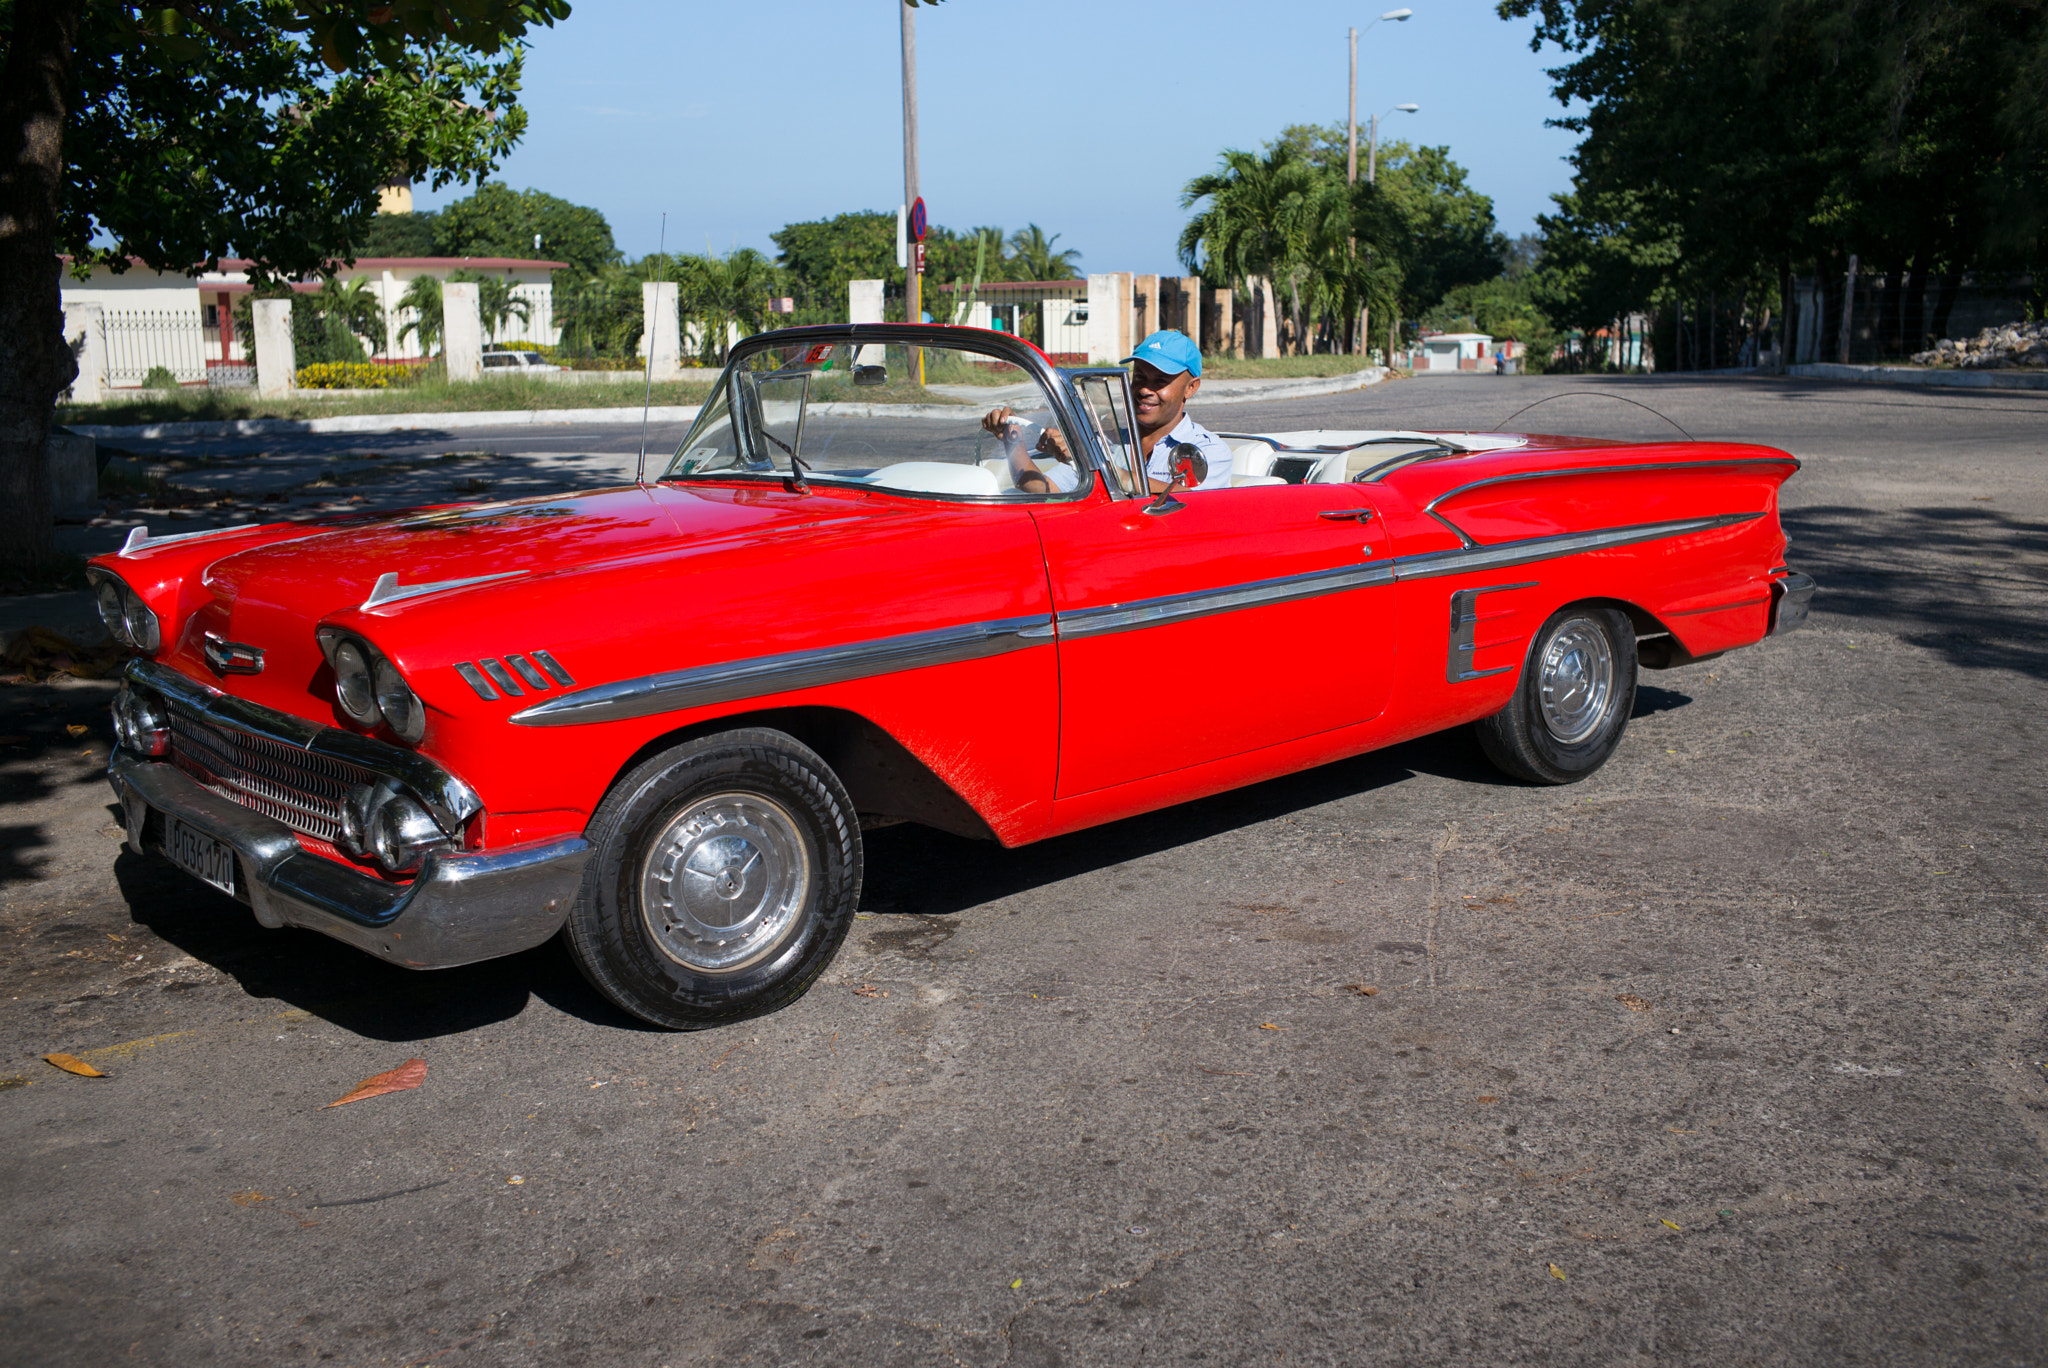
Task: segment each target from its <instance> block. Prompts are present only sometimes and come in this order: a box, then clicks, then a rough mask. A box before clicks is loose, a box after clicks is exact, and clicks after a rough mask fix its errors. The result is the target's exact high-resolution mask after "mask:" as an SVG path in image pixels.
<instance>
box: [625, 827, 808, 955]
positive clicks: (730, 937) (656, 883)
mask: <svg viewBox="0 0 2048 1368" xmlns="http://www.w3.org/2000/svg"><path fill="white" fill-rule="evenodd" d="M809 892H810V851H809V847H808V846H807V845H806V843H805V841H804V837H803V833H802V832H801V831H800V830H799V829H798V828H797V824H796V821H795V820H794V819H793V818H792V817H791V816H790V815H789V813H787V812H786V811H784V810H783V809H782V808H781V807H780V806H778V805H777V804H775V803H773V802H770V801H769V800H768V799H766V798H762V797H760V796H759V795H757V794H751V793H721V794H717V795H715V796H713V797H710V798H703V799H700V800H698V801H697V802H695V803H692V804H691V805H690V806H689V807H687V808H684V809H683V810H682V812H680V813H678V814H677V815H676V816H675V818H674V819H673V820H672V821H670V822H669V824H668V825H667V826H666V827H665V828H663V829H662V832H661V834H660V835H659V836H657V837H655V839H654V841H653V843H652V844H651V845H650V846H649V847H648V850H647V857H646V859H644V860H643V861H642V862H641V865H640V912H641V916H642V917H644V918H645V919H646V922H647V931H648V934H649V935H651V936H652V937H653V938H654V943H655V944H656V945H658V946H660V947H661V951H662V953H663V954H665V955H667V956H668V957H669V958H670V959H672V960H674V961H676V962H677V963H678V964H681V965H684V966H686V967H688V968H690V969H694V970H697V971H698V972H700V973H712V974H722V973H731V972H733V971H734V970H738V969H744V968H746V967H747V966H748V965H750V964H753V963H755V962H757V961H758V960H760V959H762V958H764V957H765V956H767V955H769V954H771V953H773V952H774V951H775V950H777V949H778V948H780V947H781V945H782V944H783V943H784V942H785V941H786V940H788V939H789V937H790V935H791V934H792V933H793V931H794V930H795V928H796V925H797V919H798V915H799V914H800V913H801V912H802V911H803V906H804V899H805V896H806V895H807V894H808V893H809Z"/></svg>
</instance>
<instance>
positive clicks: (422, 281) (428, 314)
mask: <svg viewBox="0 0 2048 1368" xmlns="http://www.w3.org/2000/svg"><path fill="white" fill-rule="evenodd" d="M398 307H399V308H400V309H401V310H404V309H410V310H412V317H411V318H409V319H407V320H406V323H405V326H404V327H402V328H400V329H399V330H398V340H399V342H400V343H403V342H404V341H405V339H406V338H408V337H411V336H412V335H413V334H414V333H418V334H419V335H420V352H421V354H422V355H427V356H431V355H432V354H433V351H434V348H435V346H436V345H437V344H438V343H439V342H440V341H441V281H440V278H439V277H438V276H430V275H421V276H414V277H413V278H412V283H411V284H409V285H407V286H406V287H405V293H404V294H402V295H400V296H399V297H398Z"/></svg>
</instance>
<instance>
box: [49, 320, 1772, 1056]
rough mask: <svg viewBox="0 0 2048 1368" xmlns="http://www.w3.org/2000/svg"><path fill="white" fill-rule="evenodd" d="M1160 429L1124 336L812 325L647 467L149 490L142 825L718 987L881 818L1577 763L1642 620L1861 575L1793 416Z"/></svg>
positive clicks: (279, 872)
mask: <svg viewBox="0 0 2048 1368" xmlns="http://www.w3.org/2000/svg"><path fill="white" fill-rule="evenodd" d="M998 405H1000V406H1004V407H1007V408H1009V409H1012V410H1014V411H1015V413H1016V418H1015V419H1014V421H1013V422H1012V420H1003V419H995V418H991V420H990V422H988V423H985V422H984V421H983V417H984V414H985V413H991V412H992V410H993V408H994V407H995V406H998ZM1005 422H1012V425H1011V426H1009V427H1005V426H1004V423H1005ZM1020 429H1025V430H1036V431H1038V432H1039V433H1040V434H1041V440H1040V441H1039V444H1038V450H1040V451H1041V452H1044V453H1049V454H1047V455H1045V457H1044V460H1045V461H1046V462H1048V463H1050V462H1053V461H1064V462H1065V463H1066V464H1067V465H1068V466H1069V467H1070V469H1069V470H1068V471H1066V472H1064V474H1065V476H1066V478H1065V479H1064V480H1063V481H1059V482H1056V483H1063V484H1067V485H1071V486H1072V488H1071V489H1069V490H1066V491H1065V492H1061V491H1059V490H1058V489H1048V488H1047V484H1046V482H1045V481H1035V482H1034V481H1030V480H1028V479H1027V480H1026V481H1025V482H1026V483H1027V484H1034V485H1035V487H1036V488H1037V489H1038V491H1039V492H1036V493H1032V492H1027V491H1026V490H1024V489H1021V488H1019V487H1018V483H1017V478H1018V471H1017V467H1016V464H1015V462H1014V461H1013V460H1012V459H1011V458H1010V452H1012V451H1013V450H1014V448H1015V444H1016V443H1017V442H1018V441H1019V440H1020V438H1019V437H1018V432H1019V430H1020ZM1044 434H1050V435H1051V437H1052V439H1053V440H1045V438H1044ZM1133 438H1134V432H1133V429H1132V418H1131V403H1130V394H1129V389H1128V383H1127V380H1126V378H1125V375H1124V373H1123V372H1122V371H1121V370H1117V369H1109V368H1103V369H1079V370H1066V371H1061V370H1056V369H1054V368H1053V367H1052V366H1051V365H1050V364H1048V362H1047V361H1046V359H1045V358H1044V357H1043V356H1042V355H1041V354H1039V353H1038V352H1037V351H1036V350H1035V349H1033V348H1032V347H1031V346H1030V345H1029V344H1028V343H1023V342H1019V341H1017V340H1015V339H1013V338H1008V337H1005V336H1003V335H1001V334H994V333H986V332H979V331H974V330H968V329H959V328H933V327H925V328H908V327H902V326H892V325H856V326H841V327H827V328H798V329H790V330H786V331H782V332H776V333H769V334H765V335H763V336H760V337H756V338H753V339H751V340H749V341H747V342H745V343H743V344H741V346H740V347H739V348H738V349H737V350H736V352H735V355H734V358H733V360H732V362H731V364H730V366H729V367H728V368H727V370H726V372H725V374H724V376H723V378H722V379H721V380H720V382H719V385H718V387H717V389H716V391H715V393H714V395H713V397H712V399H711V400H710V402H708V403H707V404H706V405H705V406H704V409H703V411H702V414H701V415H700V416H699V418H698V419H697V421H696V423H695V424H694V426H693V427H692V429H691V431H690V434H689V436H688V437H687V438H686V439H685V440H684V442H683V444H682V447H681V448H680V449H679V450H678V451H677V452H676V453H675V455H674V457H673V458H672V459H669V460H667V461H666V462H658V463H657V464H658V466H659V467H660V468H659V469H656V470H650V471H649V472H648V477H647V478H644V479H642V480H640V481H638V482H636V483H634V484H632V485H627V486H624V487H620V488H613V489H603V490H597V491H593V492H588V493H582V494H575V495H568V496H563V497H559V498H531V499H518V500H509V501H505V502H497V503H481V504H466V505H459V506H451V507H440V508H429V509H420V510H414V511H410V512H404V513H395V514H378V515H362V516H351V517H342V518H331V519H327V520H324V521H318V522H311V523H284V524H273V525H269V526H260V527H246V528H240V527H238V528H231V529H223V530H219V531H210V532H199V533H190V534H186V535H183V536H169V537H151V536H147V535H144V534H142V533H141V532H138V533H136V534H135V535H133V536H131V538H130V540H129V544H128V545H127V546H126V547H125V548H124V549H123V550H121V551H120V552H118V553H115V554H111V555H106V556H101V557H99V558H98V559H96V560H95V561H93V563H92V567H91V572H90V573H91V575H92V578H93V581H94V583H95V587H96V591H97V593H98V595H99V601H100V605H101V609H102V612H103V614H104V616H105V618H106V621H107V623H108V625H109V627H110V628H111V629H112V630H113V631H114V632H115V633H116V635H117V636H118V637H120V638H121V640H122V641H123V642H125V643H126V644H127V645H129V646H130V647H132V648H133V650H134V652H135V658H134V659H133V660H132V661H131V662H130V664H129V666H128V667H127V672H126V676H125V683H124V686H123V689H122V692H121V694H120V697H119V699H118V701H117V703H116V704H115V709H114V714H115V726H116V731H117V733H118V738H119V745H118V747H117V749H116V750H115V752H114V756H113V760H112V763H111V768H110V776H109V777H110V779H111V781H112V783H113V786H114V789H115V792H116V794H117V795H118V796H119V798H120V802H121V804H122V807H123V810H124V812H125V814H126V825H127V833H128V843H129V845H130V847H131V848H132V849H134V850H135V851H136V852H138V853H160V854H162V855H164V856H167V857H168V858H170V859H171V860H173V861H174V862H176V863H177V864H178V865H179V866H181V867H182V868H183V869H185V870H186V871H188V872H189V873H191V874H193V875H195V876H196V877H198V878H200V879H203V880H205V881H206V882H208V883H210V884H212V885H214V886H215V887H217V888H219V889H220V890H222V891H223V892H225V893H228V894H230V895H232V896H233V897H235V898H237V899H240V900H242V901H243V902H245V903H247V904H248V905H249V907H250V908H251V910H252V911H253V912H254V914H255V916H256V919H257V920H258V921H259V922H261V923H262V924H263V925H265V926H271V927H277V926H300V927H310V928H312V929H315V930H318V931H322V932H325V933H326V934H328V935H330V936H334V937H337V938H339V939H341V940H343V941H346V942H348V943H350V944H352V945H355V946H358V947H360V948H361V949H363V950H365V951H367V952H369V953H371V954H373V955H376V956H379V957H382V958H385V959H388V960H389V961H391V962H392V963H394V964H399V965H405V966H409V967H412V968H421V969H425V968H435V967H441V966H448V965H456V964H464V963H468V962H471V961H474V960H480V959H484V958H488V957H490V956H494V955H505V954H511V953H513V952H516V951H519V950H524V949H527V948H529V947H531V946H535V945H538V944H540V943H541V942H543V941H545V940H547V939H548V938H550V937H552V936H556V935H558V934H559V935H561V936H562V937H563V939H564V941H565V943H566V945H567V947H568V950H569V953H570V954H571V956H572V957H573V958H574V959H575V961H576V963H577V965H578V966H579V967H580V968H581V969H582V971H583V972H584V973H585V974H586V975H587V976H588V977H589V979H590V981H591V982H592V983H593V984H594V985H595V986H596V987H597V988H598V989H599V990H600V991H601V992H603V993H604V994H605V995H606V996H607V997H609V998H610V999H611V1000H612V1001H614V1002H616V1003H617V1004H619V1005H620V1006H621V1007H623V1008H624V1009H625V1010H627V1011H629V1012H632V1013H634V1014H636V1015H638V1016H640V1017H642V1018H644V1019H646V1020H648V1021H651V1022H656V1023H660V1024H663V1025H667V1026H674V1027H685V1026H693V1025H700V1024H703V1023H708V1022H717V1021H722V1020H730V1019H734V1018H738V1017H742V1016H746V1015H750V1014H754V1013H758V1012H761V1011H766V1010H769V1009H772V1008H775V1007H777V1006H780V1005H782V1004H784V1003H787V1002H789V1001H791V1000H792V999H794V998H795V997H796V996H798V995H799V994H801V993H802V992H803V991H804V989H805V988H806V987H807V986H808V985H809V984H810V983H811V982H812V981H813V980H814V979H815V978H816V977H817V976H818V974H819V973H821V972H822V971H823V969H824V968H825V966H826V965H827V963H829V961H830V960H831V958H832V955H833V953H834V952H835V951H836V950H837V948H838V946H839V944H840V942H841V941H842V940H843V939H844V937H845V935H846V932H847V928H848V925H849V923H850V920H851V918H852V916H853V913H854V911H855V908H856V907H857V905H858V903H859V900H860V893H861V870H862V845H861V832H862V830H863V829H864V828H870V827H873V826H877V825H880V824H884V823H889V822H895V821H912V822H922V823H927V824H929V825H931V826H934V827H938V828H941V829H943V830H946V831H950V832H957V833H962V834H966V835H971V836H976V837H983V838H987V839H992V840H996V841H1000V842H1002V843H1003V844H1004V845H1007V846H1016V845H1022V844H1024V843H1027V842H1031V841H1039V840H1044V839H1045V838H1047V837H1050V836H1056V835H1059V834H1061V833H1064V832H1070V831H1074V830H1077V829H1079V828H1082V827H1088V826H1093V825H1095V824H1097V823H1101V822H1109V821H1114V820H1116V819H1118V818H1121V817H1126V816H1130V815H1132V814H1134V813H1140V812H1145V811H1148V810H1150V809H1155V808H1160V807H1164V806H1166V805H1169V804H1173V803H1180V802H1185V801H1188V800H1190V799H1193V798H1197V797H1200V796H1203V795H1206V794H1212V793H1216V792H1219V791H1221V790H1224V789H1229V788H1232V787H1235V786H1238V785H1243V784H1249V783H1253V782H1256V781H1258V780H1263V779H1267V778H1271V777H1273V776H1276V775H1281V774H1285V773H1288V772H1290V771H1294V770H1300V769H1303V768H1306V767H1308V766H1312V765H1320V764H1323V763H1326V762H1328V761H1332V760H1336V759H1339V758H1341V757H1344V756H1350V755H1356V754H1358V753H1360V752H1362V751H1367V750H1370V749H1373V748H1374V747H1378V746H1386V745H1390V744H1392V743H1394V742H1398V741H1402V740H1405V739H1407V738H1410V737H1414V736H1419V735H1422V734H1424V733H1428V732H1435V731H1440V730H1442V729H1444V728H1448V727H1454V726H1458V725H1461V724H1476V726H1477V730H1478V735H1479V739H1480V741H1481V742H1482V744H1483V745H1484V747H1485V750H1486V753H1487V754H1488V755H1489V756H1490V757H1492V759H1493V760H1494V761H1495V762H1496V763H1497V764H1498V765H1500V767H1501V768H1502V769H1504V770H1506V771H1507V772H1508V773H1510V774H1512V775H1515V776H1518V777H1520V778H1522V779H1524V780H1528V781H1531V782H1537V783H1569V782H1572V781H1574V780H1578V779H1582V778H1584V777H1585V776H1586V775H1588V774H1590V773H1592V772H1593V771H1594V770H1595V769H1597V768H1598V767H1599V766H1600V765H1601V763H1602V762H1603V761H1604V760H1606V758H1607V757H1608V755H1609V754H1611V753H1612V752H1613V750H1614V748H1615V746H1616V744H1617V743H1618V741H1619V739H1620V737H1621V734H1622V728H1623V727H1624V726H1625V725H1626V723H1627V720H1628V717H1629V713H1630V710H1631V706H1632V703H1633V699H1634V695H1635V687H1636V673H1637V667H1638V665H1639V664H1640V665H1642V666H1647V667H1649V668H1652V669H1656V668H1663V667H1668V666H1673V665H1681V664H1685V663H1688V662H1691V661H1696V660H1700V659H1704V658H1706V657H1709V656H1713V655H1716V654H1718V653H1720V652H1723V651H1726V650H1729V649H1731V648H1733V647H1737V646H1744V645H1748V644H1750V643H1752V642H1755V641H1757V640H1759V639H1761V638H1762V637H1764V636H1766V635H1768V634H1770V633H1773V632H1778V631H1782V630H1784V629H1786V628H1789V627H1792V626H1794V625H1796V624H1797V623H1798V622H1799V621H1800V620H1801V619H1802V618H1803V617H1804V616H1805V613H1806V607H1807V600H1808V597H1809V596H1810V595H1811V593H1812V592H1813V583H1812V581H1811V580H1809V579H1808V578H1806V577H1805V576H1803V575H1800V574H1798V573H1796V572H1794V571H1792V570H1791V569H1789V568H1788V567H1787V566H1786V565H1785V563H1784V553H1785V535H1784V532H1783V531H1782V529H1781V528H1780V526H1779V520H1778V489H1779V486H1780V485H1781V484H1782V483H1783V482H1784V481H1785V479H1786V478H1787V477H1788V476H1789V475H1791V474H1792V472H1793V471H1794V470H1796V469H1797V468H1798V462H1796V461H1795V460H1793V459H1792V458H1791V457H1790V456H1788V455H1786V454H1785V453H1784V452H1781V451H1775V450H1772V449H1770V448H1767V447H1755V446H1735V445H1729V444H1724V443H1698V442H1686V443H1661V444H1650V445H1644V444H1618V443H1611V442H1591V441H1584V440H1579V439H1565V438H1543V437H1526V436H1513V435H1506V434H1499V433H1420V432H1307V433H1272V434H1264V435H1258V436H1235V437H1230V438H1229V439H1228V440H1229V441H1230V442H1231V444H1232V446H1233V450H1234V454H1235V461H1234V468H1233V471H1232V472H1231V474H1230V476H1229V478H1228V480H1227V481H1212V482H1211V484H1213V485H1219V486H1220V487H1201V488H1196V487H1194V486H1195V485H1198V484H1201V483H1202V477H1203V471H1202V470H1201V469H1199V468H1197V467H1198V466H1199V462H1197V461H1194V460H1192V459H1189V457H1191V456H1192V455H1193V454H1194V448H1192V447H1186V448H1180V449H1179V450H1180V451H1181V452H1183V453H1185V454H1184V456H1183V457H1182V458H1181V459H1182V465H1181V466H1180V467H1179V468H1180V469H1181V471H1182V480H1181V481H1177V482H1176V487H1175V488H1172V489H1169V490H1168V491H1167V492H1165V493H1161V494H1154V493H1153V492H1152V491H1151V488H1150V486H1149V485H1148V483H1147V481H1146V480H1145V477H1144V472H1143V468H1142V461H1141V460H1140V459H1139V458H1137V457H1136V456H1135V455H1134V452H1135V449H1136V443H1135V442H1134V440H1133ZM1181 483H1185V484H1187V485H1188V487H1187V488H1185V489H1182V488H1179V487H1178V486H1179V484H1181ZM1191 681H1192V684H1191Z"/></svg>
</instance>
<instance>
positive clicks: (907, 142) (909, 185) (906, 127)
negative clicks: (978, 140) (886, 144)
mask: <svg viewBox="0 0 2048 1368" xmlns="http://www.w3.org/2000/svg"><path fill="white" fill-rule="evenodd" d="M899 8H900V9H901V10H902V12H903V204H904V207H905V208H906V209H908V208H909V207H910V206H911V205H913V204H916V203H917V7H916V5H915V4H914V3H913V0H899ZM923 255H924V253H923V251H922V249H921V248H919V247H912V248H911V249H910V265H909V266H907V267H905V268H904V271H903V321H904V322H906V323H921V322H923V321H924V281H923V278H922V277H921V276H920V275H919V273H918V265H919V258H920V257H921V256H923Z"/></svg>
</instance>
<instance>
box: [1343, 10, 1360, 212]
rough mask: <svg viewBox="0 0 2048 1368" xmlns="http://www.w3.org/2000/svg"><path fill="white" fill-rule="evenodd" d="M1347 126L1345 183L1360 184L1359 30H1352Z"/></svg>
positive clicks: (1345, 120) (1345, 118)
mask: <svg viewBox="0 0 2048 1368" xmlns="http://www.w3.org/2000/svg"><path fill="white" fill-rule="evenodd" d="M1344 123H1345V127H1347V128H1349V129H1350V130H1351V133H1350V136H1349V138H1348V139H1347V140H1346V141H1347V143H1348V149H1347V150H1346V152H1345V153H1344V183H1345V184H1346V185H1356V184H1358V30H1357V29H1353V30H1351V101H1350V104H1349V105H1348V107H1347V112H1346V114H1345V116H1344Z"/></svg>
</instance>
